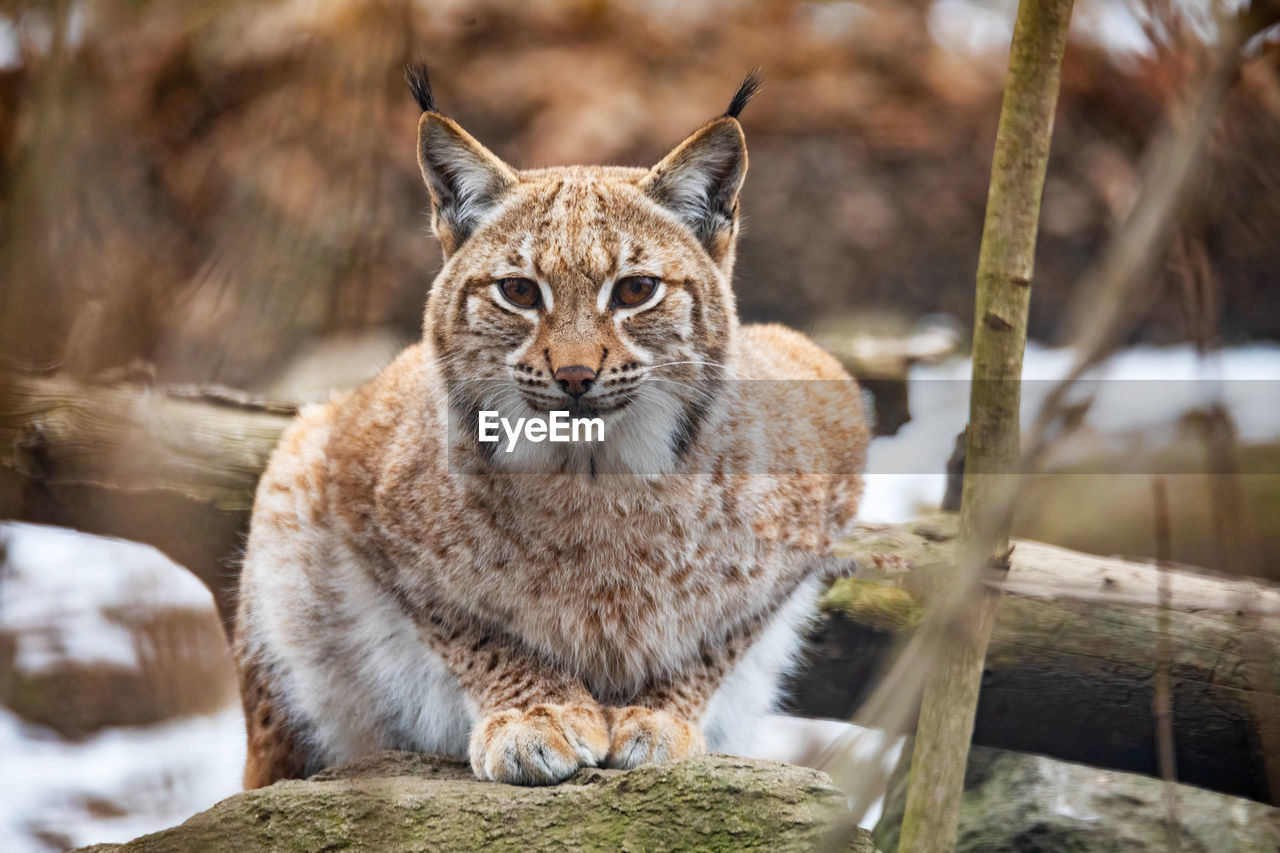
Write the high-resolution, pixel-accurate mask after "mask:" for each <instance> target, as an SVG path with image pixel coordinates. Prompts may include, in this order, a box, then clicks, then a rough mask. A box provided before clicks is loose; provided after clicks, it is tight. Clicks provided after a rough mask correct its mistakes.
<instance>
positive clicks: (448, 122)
mask: <svg viewBox="0 0 1280 853" xmlns="http://www.w3.org/2000/svg"><path fill="white" fill-rule="evenodd" d="M418 166H419V167H420V168H421V169H422V177H423V179H424V180H425V181H426V182H427V189H428V190H430V192H431V226H432V228H434V229H435V232H436V236H437V237H439V238H440V244H441V245H442V246H444V254H445V257H448V256H449V255H452V254H453V253H454V252H455V251H457V249H458V247H459V246H461V245H462V243H463V241H465V240H466V239H467V238H468V237H469V236H471V234H472V232H474V231H475V230H476V228H477V226H479V224H480V223H481V221H483V220H484V218H485V217H486V216H487V215H489V214H490V213H492V212H493V210H494V209H495V208H497V206H498V205H499V204H500V203H501V202H502V199H503V197H504V196H506V194H507V193H508V192H509V191H510V190H511V188H512V187H513V186H514V185H515V183H516V174H515V171H514V170H513V169H512V168H511V167H510V166H508V165H507V164H506V163H504V162H502V161H501V160H500V159H498V158H497V157H496V156H495V155H494V154H492V153H491V152H490V151H489V149H487V148H485V147H484V146H483V145H481V144H480V143H479V142H477V141H476V140H475V139H473V138H472V137H471V135H470V134H469V133H467V132H466V131H465V130H463V129H462V128H461V127H459V126H458V125H457V123H456V122H454V121H453V120H452V119H448V118H445V117H444V116H442V115H440V114H439V113H437V112H424V113H423V114H422V118H421V119H420V120H419V121H418Z"/></svg>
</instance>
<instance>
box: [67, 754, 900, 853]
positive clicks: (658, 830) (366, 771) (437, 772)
mask: <svg viewBox="0 0 1280 853" xmlns="http://www.w3.org/2000/svg"><path fill="white" fill-rule="evenodd" d="M846 813H847V812H846V811H845V798H844V795H843V794H842V793H841V792H840V791H839V790H837V789H836V788H835V787H834V786H833V785H832V784H831V780H830V779H828V778H827V776H826V775H825V774H822V773H818V772H817V771H814V770H809V769H806V768H802V767H794V766H791V765H788V764H779V763H776V762H770V761H757V760H752V759H744V758H730V757H727V756H722V755H712V756H701V757H698V758H692V759H688V760H686V761H680V762H673V763H665V764H654V765H649V766H645V767H641V768H638V769H636V770H631V771H626V772H623V771H617V770H596V769H589V770H581V771H579V772H578V773H577V774H575V775H574V776H572V777H571V778H570V779H568V780H567V781H566V782H564V783H563V784H560V785H555V786H550V787H543V788H522V787H516V786H511V785H499V784H496V783H492V782H481V781H478V780H477V779H475V778H474V777H473V776H472V775H471V771H470V770H469V769H468V768H467V767H466V766H465V765H464V764H462V763H460V762H458V761H455V760H453V759H447V758H439V757H436V756H425V755H417V754H413V753H403V752H388V753H383V754H381V755H378V756H374V757H371V758H368V759H365V760H362V761H359V762H357V763H355V764H351V765H348V766H346V767H342V768H338V769H336V770H330V771H325V772H323V773H321V774H319V775H317V776H316V777H314V778H312V779H309V780H307V781H302V782H299V781H291V782H278V783H276V784H275V785H272V786H270V787H268V788H262V789H259V790H256V791H246V792H244V793H242V794H236V795H235V796H233V797H229V798H227V799H225V800H223V801H222V802H220V803H218V804H217V805H216V806H214V807H213V808H211V809H209V810H208V811H205V812H201V813H200V814H198V815H196V816H195V817H193V818H191V819H190V820H188V821H187V822H186V823H184V824H182V825H181V826H176V827H173V828H172V829H166V830H164V831H162V832H157V833H154V834H152V835H144V836H142V837H141V838H137V839H135V840H133V841H130V842H129V843H127V844H123V845H106V844H103V845H97V846H95V847H90V848H85V849H86V850H92V851H107V850H121V851H138V853H159V851H175V853H176V851H189V850H201V851H211V853H230V851H259V850H281V851H312V850H315V851H319V850H378V851H384V850H385V851H397V850H448V851H465V850H482V849H483V850H486V851H504V850H512V851H530V850H557V851H559V850H621V851H628V850H634V851H661V850H709V851H715V850H724V851H737V850H770V851H778V853H786V851H801V850H804V851H809V850H812V849H814V848H815V847H816V846H817V845H818V844H819V842H821V841H823V840H825V839H826V837H827V835H828V833H829V832H830V830H831V827H832V825H833V822H834V821H835V820H836V819H837V818H839V817H840V816H841V815H842V814H846ZM844 849H847V850H852V851H859V853H874V849H875V848H874V847H873V845H872V843H871V840H870V836H869V834H868V833H866V832H864V831H862V830H856V831H855V833H854V835H853V837H852V839H851V840H850V843H849V844H848V846H847V847H846V848H844Z"/></svg>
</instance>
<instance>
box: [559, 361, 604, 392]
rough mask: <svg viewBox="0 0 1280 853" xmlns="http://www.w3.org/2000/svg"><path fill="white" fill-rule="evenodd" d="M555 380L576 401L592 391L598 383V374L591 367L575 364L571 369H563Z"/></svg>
mask: <svg viewBox="0 0 1280 853" xmlns="http://www.w3.org/2000/svg"><path fill="white" fill-rule="evenodd" d="M553 378H554V379H555V380H556V382H558V383H560V387H561V388H563V389H564V392H565V393H566V394H568V395H569V396H570V397H572V398H573V399H575V400H576V399H578V398H579V397H581V396H582V395H583V394H585V393H587V391H589V390H591V386H592V385H593V384H595V381H596V372H595V371H594V370H592V369H591V368H590V367H585V366H583V365H581V364H575V365H572V366H570V367H561V368H560V369H559V370H557V371H556V372H555V374H554V376H553Z"/></svg>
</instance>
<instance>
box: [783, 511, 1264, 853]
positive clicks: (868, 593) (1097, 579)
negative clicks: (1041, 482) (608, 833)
mask: <svg viewBox="0 0 1280 853" xmlns="http://www.w3.org/2000/svg"><path fill="white" fill-rule="evenodd" d="M957 528H958V525H957V520H956V518H955V517H954V516H951V515H938V516H934V517H930V518H926V519H922V520H921V521H918V522H913V523H910V524H904V525H863V533H862V535H860V536H859V537H858V538H857V539H856V540H855V541H851V542H848V543H846V544H845V548H846V551H845V554H846V555H847V556H851V557H854V558H855V559H856V560H857V562H858V564H859V565H860V566H861V567H862V572H861V573H860V574H866V575H867V577H858V578H854V579H849V580H844V581H839V582H837V583H836V584H835V585H834V586H833V587H832V589H831V591H830V592H829V593H828V595H827V597H826V599H825V600H824V607H823V618H822V620H821V622H820V624H819V626H818V628H817V629H816V630H815V632H814V634H813V636H812V638H811V645H812V647H813V654H812V655H811V658H810V666H809V668H808V669H807V670H806V671H805V672H804V673H803V675H802V676H801V677H800V679H799V680H798V682H797V684H796V686H795V694H794V699H793V701H792V703H791V705H790V709H791V710H792V711H793V712H795V713H799V714H802V715H805V716H818V717H835V718H848V716H849V715H851V714H852V713H853V712H854V711H855V710H856V709H857V708H858V707H859V706H860V705H861V703H862V700H863V699H864V698H865V697H866V695H868V694H869V693H870V691H871V688H872V687H873V686H874V684H875V683H876V680H877V679H878V678H879V676H880V674H881V672H882V669H883V667H884V666H886V665H887V663H888V662H889V659H890V658H891V656H892V653H893V650H894V649H895V647H896V646H897V645H898V644H900V643H902V642H905V640H906V638H907V637H908V636H909V635H910V633H911V632H912V630H913V629H914V627H915V625H916V623H917V622H918V621H919V620H920V618H921V617H922V615H923V613H924V610H925V602H926V601H927V600H928V598H929V597H930V595H932V594H934V590H935V588H937V587H939V586H940V585H941V584H940V581H941V580H942V578H943V577H945V575H946V574H947V572H948V571H949V568H948V567H949V565H950V562H951V560H952V551H953V546H954V544H955V541H956V537H957V535H958V534H957ZM1010 560H1011V566H1010V570H1009V574H1008V579H1007V581H1006V583H1005V584H1004V586H1003V594H1002V595H1001V596H1000V597H999V601H998V605H997V607H996V610H995V615H994V631H993V634H992V637H991V642H990V647H989V650H988V654H987V659H986V667H985V671H984V674H983V678H982V695H981V698H980V700H979V702H978V708H977V718H976V724H975V727H974V731H973V743H975V744H979V745H982V746H993V747H999V748H1002V749H1010V750H1018V751H1024V752H1036V753H1041V754H1044V755H1049V756H1052V757H1054V758H1061V759H1065V760H1069V761H1079V762H1083V763H1086V764H1093V765H1097V766H1100V767H1109V768H1113V769H1118V770H1128V771H1133V772H1139V773H1146V774H1148V775H1151V776H1157V777H1158V776H1159V741H1158V738H1157V736H1156V719H1155V717H1154V716H1153V713H1152V707H1153V704H1152V703H1153V699H1154V692H1155V682H1156V672H1157V666H1158V661H1157V656H1156V647H1157V644H1158V642H1159V638H1160V631H1159V619H1160V608H1159V601H1160V570H1159V568H1158V567H1157V566H1155V565H1152V564H1148V563H1139V562H1134V561H1129V560H1123V559H1118V558H1114V557H1110V558H1104V557H1096V556H1092V555H1089V554H1082V553H1079V552H1076V551H1070V550H1067V549H1065V548H1057V547H1055V546H1052V545H1045V544H1042V543H1038V542H1024V541H1019V542H1015V543H1014V550H1013V553H1012V555H1011V557H1010ZM1245 601H1248V603H1249V607H1250V611H1251V613H1257V614H1258V615H1257V616H1256V617H1254V616H1251V617H1250V618H1251V620H1252V619H1256V620H1257V621H1258V625H1257V626H1256V627H1255V629H1254V630H1255V633H1254V639H1256V640H1257V641H1258V642H1259V643H1260V644H1261V645H1262V646H1263V647H1264V648H1266V649H1267V650H1268V654H1269V657H1270V661H1271V662H1272V666H1271V668H1270V670H1269V672H1268V674H1267V678H1268V679H1269V681H1266V682H1264V684H1263V685H1262V688H1261V689H1259V688H1258V686H1257V685H1255V684H1253V683H1252V681H1251V678H1250V672H1249V671H1248V666H1247V663H1248V661H1249V660H1250V653H1249V644H1248V643H1247V642H1246V638H1245V637H1244V636H1243V633H1244V629H1243V626H1242V620H1241V618H1240V616H1239V612H1240V608H1241V606H1242V604H1243V602H1245ZM1168 602H1169V607H1170V609H1169V610H1168V611H1167V618H1168V619H1169V633H1168V638H1169V655H1170V658H1169V672H1170V686H1171V697H1172V698H1171V702H1172V724H1173V733H1174V741H1175V744H1176V751H1177V756H1178V781H1180V782H1187V783H1190V784H1194V785H1199V786H1201V787H1205V788H1210V789H1213V790H1218V791H1223V792H1225V793H1230V794H1234V795H1237V796H1244V797H1249V798H1252V799H1255V800H1259V801H1262V802H1272V803H1275V802H1276V801H1277V794H1278V793H1280V792H1272V791H1270V790H1269V789H1268V782H1267V770H1266V760H1265V750H1264V749H1263V744H1262V740H1261V738H1260V731H1259V721H1258V717H1257V716H1256V715H1255V713H1254V708H1255V706H1256V705H1261V706H1262V707H1263V708H1267V709H1270V710H1269V715H1270V716H1269V718H1270V719H1280V589H1277V588H1276V587H1274V586H1271V585H1268V584H1266V583H1265V582H1260V581H1253V580H1246V579H1239V578H1222V577H1217V576H1213V575H1209V574H1206V573H1204V572H1200V571H1193V570H1191V569H1188V568H1186V567H1177V568H1170V569H1169V571H1168ZM855 722H857V720H855ZM904 849H905V848H904Z"/></svg>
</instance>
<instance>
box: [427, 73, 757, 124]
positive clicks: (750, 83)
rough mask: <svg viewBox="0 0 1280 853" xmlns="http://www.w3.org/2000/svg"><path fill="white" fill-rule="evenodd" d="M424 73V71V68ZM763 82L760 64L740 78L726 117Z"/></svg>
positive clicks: (738, 110) (735, 112)
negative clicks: (740, 80) (740, 82)
mask: <svg viewBox="0 0 1280 853" xmlns="http://www.w3.org/2000/svg"><path fill="white" fill-rule="evenodd" d="M423 73H424V74H425V73H426V71H425V70H424V71H423ZM763 83H764V78H763V77H762V76H761V75H760V66H758V65H757V66H756V67H755V68H752V69H751V73H750V74H748V75H747V76H746V77H744V78H743V79H742V85H741V86H739V87H738V91H736V92H734V93H733V100H732V101H730V102H729V109H727V110H725V112H724V114H725V116H726V117H728V118H737V117H738V115H739V114H740V113H741V112H742V110H743V109H744V108H745V107H746V106H747V104H748V103H749V102H750V101H751V99H752V98H754V97H755V96H756V93H757V92H759V91H760V86H761V85H762V84H763Z"/></svg>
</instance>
